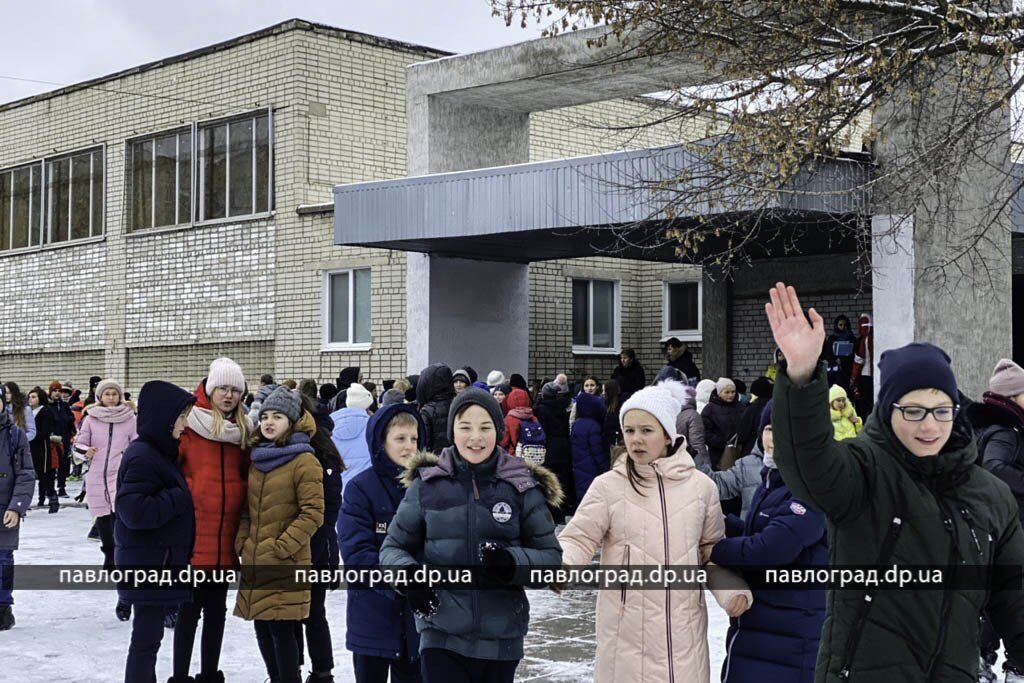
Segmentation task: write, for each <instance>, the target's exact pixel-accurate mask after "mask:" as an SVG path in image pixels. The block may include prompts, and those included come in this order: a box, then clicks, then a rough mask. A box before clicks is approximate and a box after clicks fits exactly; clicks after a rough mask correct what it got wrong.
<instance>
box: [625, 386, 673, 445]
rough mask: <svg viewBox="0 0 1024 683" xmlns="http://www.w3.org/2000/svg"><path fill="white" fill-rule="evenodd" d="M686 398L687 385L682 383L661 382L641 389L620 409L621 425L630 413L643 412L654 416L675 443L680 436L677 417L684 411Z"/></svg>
mask: <svg viewBox="0 0 1024 683" xmlns="http://www.w3.org/2000/svg"><path fill="white" fill-rule="evenodd" d="M686 398H687V396H686V385H685V384H683V383H682V382H676V381H674V380H667V381H665V382H659V383H658V384H655V385H654V386H652V387H646V388H644V389H641V390H640V391H638V392H636V393H635V394H633V395H632V396H630V397H629V400H628V401H626V402H625V403H623V404H622V408H620V409H619V423H620V424H621V423H622V419H623V418H624V417H625V416H626V413H628V412H629V411H631V410H642V411H644V412H646V413H650V414H651V415H653V416H654V419H656V420H657V421H658V422H659V423H660V424H661V427H662V429H664V430H665V433H666V434H668V437H669V439H671V440H672V441H673V442H675V440H676V438H677V437H678V436H679V435H678V434H677V433H676V417H677V416H678V415H679V412H680V411H681V410H682V409H683V403H684V402H685V401H686Z"/></svg>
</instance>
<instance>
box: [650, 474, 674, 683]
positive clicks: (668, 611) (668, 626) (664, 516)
mask: <svg viewBox="0 0 1024 683" xmlns="http://www.w3.org/2000/svg"><path fill="white" fill-rule="evenodd" d="M654 476H656V477H657V478H658V496H659V497H660V498H661V531H662V535H663V538H664V542H665V566H666V567H667V566H669V565H670V564H671V563H672V560H671V557H672V555H671V553H669V548H668V508H667V506H666V505H665V483H664V482H663V481H662V479H661V473H660V472H658V468H657V467H655V468H654ZM665 639H666V642H667V644H668V680H669V683H675V680H676V673H675V658H674V657H673V655H672V591H671V590H670V589H669V588H665Z"/></svg>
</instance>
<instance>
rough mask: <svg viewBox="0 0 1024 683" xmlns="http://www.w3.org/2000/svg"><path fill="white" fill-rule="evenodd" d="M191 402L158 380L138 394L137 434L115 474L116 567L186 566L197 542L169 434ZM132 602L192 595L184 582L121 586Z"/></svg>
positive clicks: (170, 600) (156, 601)
mask: <svg viewBox="0 0 1024 683" xmlns="http://www.w3.org/2000/svg"><path fill="white" fill-rule="evenodd" d="M193 403H195V397H194V396H192V395H191V394H189V393H188V392H187V391H185V390H183V389H179V388H178V387H176V386H174V385H173V384H170V383H168V382H162V381H159V380H156V381H151V382H146V383H145V384H144V385H142V391H140V392H139V414H138V419H137V423H136V426H137V430H138V434H139V436H138V438H137V439H135V441H133V442H132V443H131V445H129V446H128V450H126V451H125V453H124V456H123V457H122V458H121V467H120V468H119V470H118V472H117V493H116V497H115V508H116V509H117V515H115V521H114V546H115V549H114V563H115V565H116V566H117V567H118V568H119V569H120V568H132V567H134V568H145V569H169V570H172V571H175V572H176V571H180V570H182V569H184V568H185V567H186V566H188V563H189V558H191V556H192V546H193V544H194V543H195V511H194V509H193V506H192V494H191V493H190V492H189V488H188V484H187V483H186V481H185V476H184V475H183V474H182V472H181V468H180V467H178V462H177V459H178V440H177V439H175V438H174V437H173V436H172V435H171V431H172V429H173V427H174V423H175V421H176V420H177V419H178V416H179V415H181V413H182V412H184V410H185V409H186V408H188V407H189V406H191V405H192V404H193ZM118 595H119V596H120V597H121V598H122V599H124V600H126V601H127V602H130V603H131V604H134V605H177V604H178V603H180V602H183V601H184V600H186V599H188V598H189V596H190V595H191V592H190V591H189V589H188V587H186V586H183V585H173V586H159V585H149V584H144V585H141V586H139V587H135V588H129V587H127V586H125V587H119V588H118Z"/></svg>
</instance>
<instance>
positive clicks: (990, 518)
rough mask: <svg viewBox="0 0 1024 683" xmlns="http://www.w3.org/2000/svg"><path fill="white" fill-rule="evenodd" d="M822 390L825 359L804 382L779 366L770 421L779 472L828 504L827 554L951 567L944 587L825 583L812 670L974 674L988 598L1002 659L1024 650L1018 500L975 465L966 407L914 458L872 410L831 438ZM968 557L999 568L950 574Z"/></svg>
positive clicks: (845, 559) (830, 676)
mask: <svg viewBox="0 0 1024 683" xmlns="http://www.w3.org/2000/svg"><path fill="white" fill-rule="evenodd" d="M827 400H828V384H827V379H826V372H825V367H824V366H823V365H822V366H819V367H818V369H817V372H816V373H815V375H814V377H813V378H812V379H811V381H810V383H809V384H807V385H806V386H803V387H797V386H795V385H794V384H793V383H792V382H791V381H790V380H789V377H788V376H787V374H786V373H785V372H781V371H780V373H779V378H778V381H777V382H776V384H775V393H774V399H773V406H772V426H773V427H774V438H775V460H776V463H777V464H778V467H779V471H780V472H781V473H782V478H783V479H784V480H785V482H786V483H787V484H788V485H789V488H790V490H792V492H793V495H794V496H796V497H797V498H798V499H799V500H801V501H805V502H807V503H808V504H809V505H811V506H813V507H814V508H816V509H817V510H820V511H821V512H823V513H824V514H825V517H826V519H827V522H828V535H829V565H830V566H849V565H874V566H880V567H888V566H891V565H892V564H894V563H896V564H900V565H903V566H910V567H913V566H931V567H935V566H942V567H947V566H952V567H954V569H951V570H950V571H949V572H948V573H951V574H952V576H950V575H947V576H946V577H945V578H946V583H947V585H946V586H945V587H944V588H943V589H942V590H937V589H928V590H909V589H904V590H872V589H871V588H870V587H867V588H857V589H850V588H848V589H847V590H840V591H829V593H828V616H827V617H826V619H825V625H824V628H823V630H822V639H821V648H820V649H819V651H818V661H817V670H816V674H815V680H816V681H819V683H820V682H823V681H829V682H830V683H831V682H836V683H838V682H839V681H843V680H856V681H864V682H866V683H871V682H874V681H877V682H879V683H881V682H883V681H886V682H888V681H893V680H903V681H924V680H930V681H974V680H976V672H977V667H978V651H979V650H978V619H979V616H980V614H981V611H982V609H983V608H984V607H986V605H987V608H988V612H989V615H990V616H991V618H992V623H993V625H994V626H995V629H996V632H997V633H998V634H999V635H1000V636H1001V637H1002V638H1003V642H1004V644H1005V646H1006V650H1007V654H1008V656H1009V658H1010V659H1012V660H1016V661H1024V592H1022V591H1021V590H1020V586H1021V579H1022V576H1021V571H1022V570H1021V567H1022V565H1024V532H1022V531H1021V526H1020V522H1019V520H1018V509H1017V501H1016V500H1015V499H1014V498H1013V496H1012V494H1011V493H1010V491H1009V489H1008V488H1007V487H1006V485H1005V484H1004V483H1003V482H1002V481H1000V480H999V479H998V478H997V477H995V476H994V475H992V474H991V473H990V472H987V471H985V470H984V469H982V468H980V467H975V466H974V462H975V459H976V457H977V455H976V454H977V450H976V446H975V443H974V439H973V434H972V431H971V428H970V425H969V423H968V422H967V419H966V417H964V416H959V417H958V419H957V420H956V421H955V422H954V423H953V431H952V434H951V436H950V439H949V441H948V442H947V443H946V445H945V447H944V448H943V449H942V452H941V453H939V455H937V456H934V457H929V458H918V457H915V456H914V455H912V454H911V453H910V452H909V451H908V450H907V449H906V448H905V447H904V446H903V445H902V444H901V443H900V441H899V439H898V438H897V437H896V435H895V434H894V433H893V430H892V427H891V425H890V424H889V422H888V419H885V420H883V419H880V417H879V413H878V411H875V412H874V413H872V415H871V416H870V417H869V418H868V422H867V424H866V425H865V427H864V430H863V431H862V432H861V433H860V434H859V435H857V436H856V437H855V438H852V439H847V440H845V441H836V440H835V438H834V437H833V432H834V430H833V428H832V423H831V420H830V419H829V415H828V411H827V410H826V409H825V405H826V403H827ZM887 417H888V416H887ZM963 566H967V567H970V566H997V567H999V569H998V570H997V571H996V572H995V574H994V575H993V576H992V577H991V580H990V581H989V582H988V587H987V588H981V587H980V586H977V587H972V586H969V585H968V586H965V585H957V583H958V579H957V576H956V574H958V573H959V572H961V571H963V570H962V569H960V567H963ZM975 583H977V582H975Z"/></svg>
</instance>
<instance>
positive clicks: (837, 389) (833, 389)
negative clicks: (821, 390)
mask: <svg viewBox="0 0 1024 683" xmlns="http://www.w3.org/2000/svg"><path fill="white" fill-rule="evenodd" d="M837 398H848V397H847V395H846V389H843V388H842V387H841V386H839V385H838V384H833V385H832V386H830V387H829V388H828V404H829V405H832V401H834V400H836V399H837Z"/></svg>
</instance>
